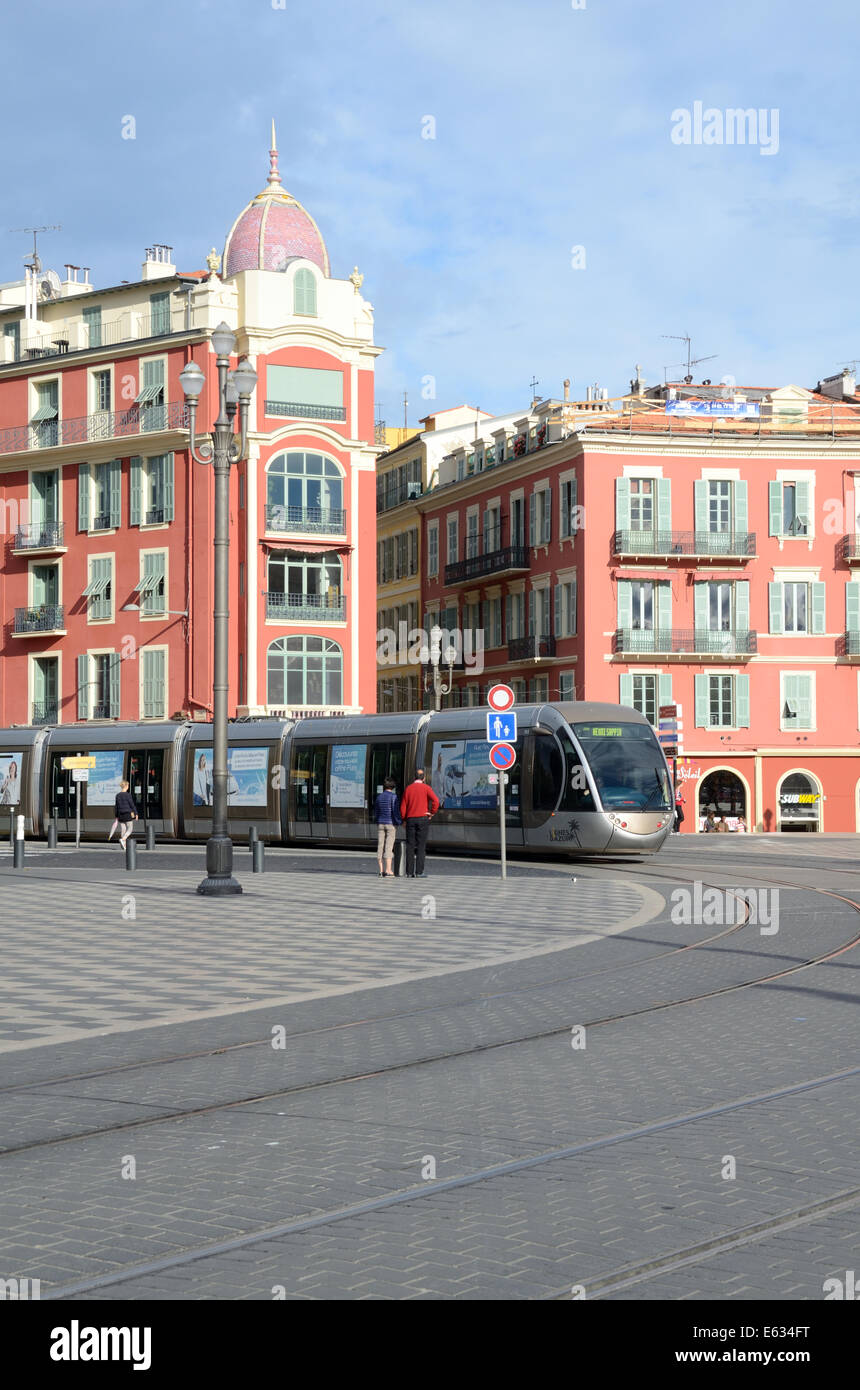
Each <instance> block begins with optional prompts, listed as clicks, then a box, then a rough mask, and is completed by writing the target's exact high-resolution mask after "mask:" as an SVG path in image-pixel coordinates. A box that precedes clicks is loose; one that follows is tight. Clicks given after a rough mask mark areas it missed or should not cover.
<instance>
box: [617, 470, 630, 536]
mask: <svg viewBox="0 0 860 1390" xmlns="http://www.w3.org/2000/svg"><path fill="white" fill-rule="evenodd" d="M615 529H616V531H629V530H630V479H629V478H616V479H615Z"/></svg>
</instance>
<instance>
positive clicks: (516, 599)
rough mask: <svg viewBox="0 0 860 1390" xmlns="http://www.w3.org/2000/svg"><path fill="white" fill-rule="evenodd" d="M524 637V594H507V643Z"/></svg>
mask: <svg viewBox="0 0 860 1390" xmlns="http://www.w3.org/2000/svg"><path fill="white" fill-rule="evenodd" d="M525 635H526V605H525V594H508V641H509V642H510V641H513V640H514V639H515V638H517V637H525Z"/></svg>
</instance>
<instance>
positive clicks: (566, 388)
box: [564, 376, 570, 401]
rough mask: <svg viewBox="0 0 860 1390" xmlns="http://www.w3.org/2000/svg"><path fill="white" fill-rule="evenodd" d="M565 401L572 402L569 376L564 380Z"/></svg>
mask: <svg viewBox="0 0 860 1390" xmlns="http://www.w3.org/2000/svg"><path fill="white" fill-rule="evenodd" d="M564 399H565V400H566V401H569V400H570V377H569V376H566V377H565V379H564Z"/></svg>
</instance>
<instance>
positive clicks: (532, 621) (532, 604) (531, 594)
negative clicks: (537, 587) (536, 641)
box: [529, 589, 535, 637]
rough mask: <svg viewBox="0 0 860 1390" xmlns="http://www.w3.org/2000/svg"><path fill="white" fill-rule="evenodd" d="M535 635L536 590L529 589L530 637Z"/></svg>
mask: <svg viewBox="0 0 860 1390" xmlns="http://www.w3.org/2000/svg"><path fill="white" fill-rule="evenodd" d="M534 635H535V591H534V589H530V590H529V637H534Z"/></svg>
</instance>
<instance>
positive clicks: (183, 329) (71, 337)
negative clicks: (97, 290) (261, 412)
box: [0, 309, 204, 363]
mask: <svg viewBox="0 0 860 1390" xmlns="http://www.w3.org/2000/svg"><path fill="white" fill-rule="evenodd" d="M185 317H186V316H185V310H184V309H180V310H179V311H178V312H174V311H170V312H169V313H168V314H164V313H158V314H138V313H135V312H131V313H127V314H123V315H122V316H121V317H120V318H118V319H113V320H111V321H106V322H102V323H101V324H92V325H89V324H88V323H87V321H86V320H84V319H81V318H77V319H66V320H62V319H61V320H60V321H59V322H55V323H40V324H38V325H37V326H34V327H33V328H31V329H29V331H27V332H22V333H21V335H20V340H19V342H18V344H17V346H16V348H15V350H14V355H13V356H11V357H9V358H7V359H6V360H7V361H8V362H30V361H37V360H38V361H41V360H42V359H44V358H48V357H64V356H65V355H66V354H67V353H69V352H87V351H90V350H95V351H97V350H98V349H99V348H105V347H113V346H114V345H115V344H117V343H136V342H140V341H142V340H143V339H146V338H163V337H168V336H169V335H170V334H171V333H193V332H194V331H195V330H194V328H193V327H192V326H190V325H188V324H186V322H185ZM23 327H24V325H23V324H22V328H23ZM203 331H204V330H200V332H201V333H202V332H203ZM2 361H3V358H2V357H0V363H2Z"/></svg>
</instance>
